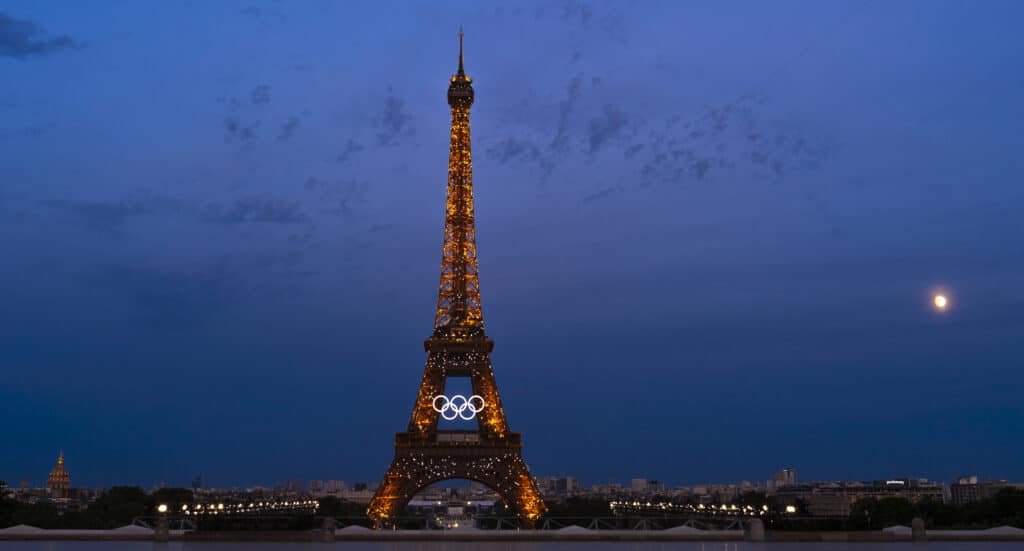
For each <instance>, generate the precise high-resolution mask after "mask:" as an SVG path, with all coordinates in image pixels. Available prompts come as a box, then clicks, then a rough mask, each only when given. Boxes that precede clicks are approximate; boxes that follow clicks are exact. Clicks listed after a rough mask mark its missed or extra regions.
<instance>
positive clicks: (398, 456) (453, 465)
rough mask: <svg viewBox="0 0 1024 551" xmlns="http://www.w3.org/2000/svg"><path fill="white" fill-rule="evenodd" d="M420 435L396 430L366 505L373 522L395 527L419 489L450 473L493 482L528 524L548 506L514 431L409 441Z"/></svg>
mask: <svg viewBox="0 0 1024 551" xmlns="http://www.w3.org/2000/svg"><path fill="white" fill-rule="evenodd" d="M418 436H420V435H411V434H409V433H398V434H397V435H396V445H395V458H394V460H393V461H392V462H391V466H390V467H389V468H388V472H387V474H386V475H384V481H383V482H381V485H380V487H378V488H377V493H376V495H374V497H373V500H372V501H370V506H369V508H368V509H367V511H366V513H367V515H368V516H369V517H370V518H371V519H373V521H374V525H375V526H376V527H377V528H388V527H393V526H394V522H395V519H396V517H397V515H398V513H399V512H400V511H402V509H404V508H405V506H406V505H408V503H409V501H410V500H411V499H412V497H413V496H414V495H416V493H417V492H419V491H420V490H422V489H424V488H426V487H427V486H430V485H431V484H434V483H437V482H441V481H443V480H451V479H464V480H471V481H473V482H479V483H480V484H483V485H485V486H487V487H489V488H491V489H492V490H494V491H495V492H496V493H497V494H498V496H499V497H501V499H502V501H504V502H505V506H506V507H507V508H508V509H509V510H511V511H512V512H513V513H514V514H515V515H516V518H518V519H519V521H520V524H522V525H523V526H526V527H532V526H533V523H534V522H536V520H537V519H538V518H539V517H540V516H541V515H542V514H544V512H545V511H547V507H546V506H545V505H544V501H543V500H542V499H541V497H540V492H539V491H538V490H537V485H536V483H535V482H534V480H533V477H531V476H530V471H529V469H528V468H527V466H526V463H525V462H524V461H523V457H522V455H521V453H520V448H519V436H520V435H519V434H518V433H509V434H508V435H507V436H506V437H505V438H499V439H495V440H496V441H481V440H480V435H479V433H477V432H476V431H466V432H459V431H452V432H438V433H436V434H434V435H433V437H434V438H432V439H431V440H433V441H432V442H420V443H416V444H411V443H407V442H408V441H409V440H410V439H413V438H415V437H418ZM410 437H413V438H410ZM415 439H417V440H418V439H419V438H415ZM403 441H405V442H403ZM403 444H404V445H403Z"/></svg>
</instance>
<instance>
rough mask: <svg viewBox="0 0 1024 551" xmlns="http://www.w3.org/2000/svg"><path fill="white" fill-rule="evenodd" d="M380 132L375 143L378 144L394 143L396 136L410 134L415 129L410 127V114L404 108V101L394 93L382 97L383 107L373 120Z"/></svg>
mask: <svg viewBox="0 0 1024 551" xmlns="http://www.w3.org/2000/svg"><path fill="white" fill-rule="evenodd" d="M375 122H376V125H377V128H378V129H380V132H379V133H378V134H377V143H378V144H380V145H396V144H397V143H398V138H399V137H402V136H412V135H413V134H415V133H416V130H415V129H414V128H413V127H412V115H410V114H409V113H408V112H407V111H406V110H405V102H403V101H402V100H401V98H398V97H396V96H394V95H388V96H387V97H385V98H384V109H383V110H382V111H381V113H380V114H379V115H377V118H376V120H375Z"/></svg>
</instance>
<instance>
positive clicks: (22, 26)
mask: <svg viewBox="0 0 1024 551" xmlns="http://www.w3.org/2000/svg"><path fill="white" fill-rule="evenodd" d="M83 47H84V44H82V43H81V42H78V41H77V40H75V39H74V38H72V37H70V36H68V35H66V34H64V35H60V36H52V37H51V36H47V34H46V31H44V30H43V28H42V27H40V26H39V25H37V24H35V23H33V22H31V21H25V20H22V19H15V18H13V17H11V16H9V15H6V14H3V13H0V57H13V58H15V59H28V58H30V57H33V56H45V55H50V54H55V53H58V52H62V51H65V50H72V49H80V48H83Z"/></svg>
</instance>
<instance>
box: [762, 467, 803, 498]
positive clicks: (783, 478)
mask: <svg viewBox="0 0 1024 551" xmlns="http://www.w3.org/2000/svg"><path fill="white" fill-rule="evenodd" d="M793 484H796V469H793V468H786V469H779V470H777V471H775V474H773V475H772V479H771V480H769V481H768V482H766V483H765V490H767V491H768V492H769V493H772V492H774V491H775V490H778V489H779V488H781V487H783V486H792V485H793Z"/></svg>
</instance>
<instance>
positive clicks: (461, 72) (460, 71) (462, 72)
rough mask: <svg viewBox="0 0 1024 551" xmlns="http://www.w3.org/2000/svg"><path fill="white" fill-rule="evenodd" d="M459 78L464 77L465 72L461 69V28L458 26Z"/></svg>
mask: <svg viewBox="0 0 1024 551" xmlns="http://www.w3.org/2000/svg"><path fill="white" fill-rule="evenodd" d="M459 76H460V77H464V76H466V71H464V70H463V69H462V26H461V25H460V26H459Z"/></svg>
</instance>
